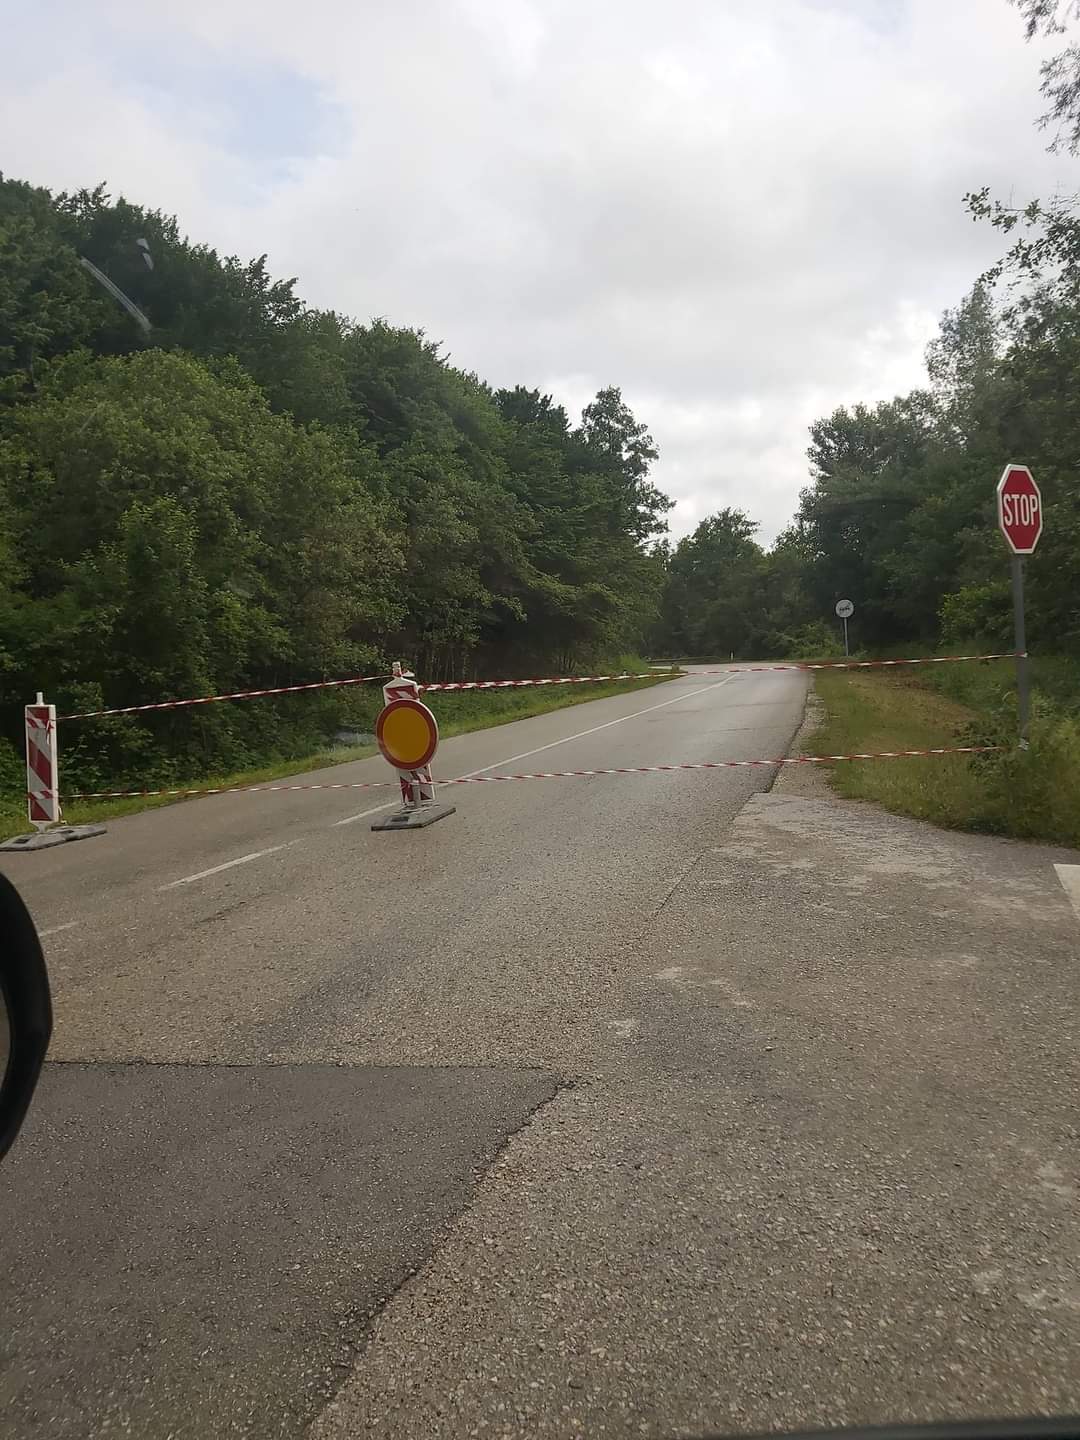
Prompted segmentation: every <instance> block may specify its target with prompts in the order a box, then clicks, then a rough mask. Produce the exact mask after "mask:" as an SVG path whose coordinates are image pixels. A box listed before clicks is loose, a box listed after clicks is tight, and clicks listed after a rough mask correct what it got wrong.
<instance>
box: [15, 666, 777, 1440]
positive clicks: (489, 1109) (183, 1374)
mask: <svg viewBox="0 0 1080 1440" xmlns="http://www.w3.org/2000/svg"><path fill="white" fill-rule="evenodd" d="M804 692H805V684H804V681H803V679H802V678H801V677H800V676H798V675H793V674H774V675H737V676H711V677H705V676H702V677H694V676H688V677H686V678H685V679H683V680H680V681H677V682H673V683H671V684H668V685H664V686H661V687H657V688H653V689H649V690H646V691H643V692H641V693H638V694H632V695H627V696H621V697H617V698H614V699H609V700H604V701H598V702H595V703H593V704H589V705H582V706H575V707H573V708H571V709H568V710H564V711H559V712H555V713H553V714H549V715H546V716H542V717H537V718H536V719H533V720H528V721H521V722H517V723H515V724H513V725H507V726H504V727H500V728H498V729H495V730H492V731H486V732H481V733H477V734H474V735H470V736H463V737H459V738H456V739H453V740H450V741H448V742H446V743H445V744H444V746H443V747H442V750H441V752H440V756H439V764H438V765H437V767H436V769H437V772H439V773H442V774H444V775H451V774H454V775H456V774H464V773H470V772H472V771H476V770H481V769H482V770H486V771H495V772H503V771H506V770H521V769H526V770H531V769H577V768H594V767H599V766H604V765H609V764H619V765H647V764H657V763H668V762H672V761H679V762H682V761H698V760H712V759H730V758H735V759H741V758H757V757H759V756H762V755H766V756H767V755H773V754H783V753H784V752H785V750H786V747H787V745H788V743H789V741H790V739H791V736H792V734H793V732H794V730H795V729H796V727H797V725H798V723H799V720H800V717H801V713H802V707H803V699H804ZM387 773H388V772H387V770H386V767H385V766H384V764H383V762H382V761H381V760H372V761H365V762H360V763H358V764H354V765H349V766H344V767H336V768H335V770H333V771H332V772H326V774H325V775H320V774H314V775H307V776H304V777H300V780H301V782H302V783H307V784H310V783H312V782H318V781H319V780H321V779H326V780H331V781H334V782H337V783H340V782H341V781H343V780H357V781H362V780H369V779H378V780H384V779H386V778H387ZM772 774H773V772H772V771H771V770H757V769H751V770H733V771H717V772H681V773H673V774H654V775H642V776H625V777H617V778H616V777H610V778H609V777H595V778H591V779H573V780H550V781H523V782H517V783H508V784H486V785H475V786H461V787H458V788H457V789H456V790H455V791H454V792H453V799H454V800H455V802H456V803H457V805H458V813H457V814H456V815H455V816H453V817H451V818H450V819H448V820H445V821H443V822H441V823H440V824H438V825H436V826H434V827H432V828H431V829H430V830H426V831H420V832H414V833H411V834H397V835H394V834H390V835H387V834H373V833H372V832H371V831H370V828H369V826H370V819H371V812H372V811H373V810H374V809H375V807H377V806H381V805H384V804H386V803H387V801H388V800H389V799H390V798H391V797H390V795H389V794H388V793H384V792H380V791H377V790H376V791H363V790H358V791H296V792H279V793H274V794H263V795H241V796H223V797H217V798H212V799H205V800H200V801H197V802H191V803H187V804H184V805H180V806H176V807H172V808H170V809H167V810H159V811H154V812H149V813H146V814H144V815H141V816H134V817H130V818H128V819H125V820H122V821H118V822H113V823H112V824H111V825H110V829H109V834H108V835H107V836H106V837H103V838H99V839H95V840H91V841H86V842H82V843H80V844H77V845H71V846H64V847H60V848H58V849H55V850H50V851H44V852H40V853H37V854H27V855H19V856H16V857H12V858H9V859H7V860H6V869H7V872H8V873H9V874H11V875H12V876H13V877H14V878H15V879H16V882H17V883H18V884H19V885H20V887H21V889H22V891H23V893H24V895H25V897H26V899H27V902H28V904H29V905H30V908H31V910H32V911H33V913H34V916H35V919H36V921H37V923H38V926H39V929H40V931H41V933H42V935H43V937H44V944H45V947H46V953H47V958H48V961H49V966H50V973H51V976H52V980H53V986H54V1003H55V1011H56V1026H55V1036H54V1041H53V1047H52V1051H51V1062H52V1063H51V1066H50V1067H49V1071H48V1073H47V1075H46V1078H45V1081H44V1083H43V1087H42V1091H41V1093H40V1098H39V1103H38V1105H37V1106H36V1107H35V1110H34V1112H33V1115H32V1117H31V1120H30V1122H29V1126H28V1129H27V1131H26V1133H25V1135H24V1137H23V1139H22V1140H21V1141H20V1145H19V1147H18V1149H17V1150H16V1151H15V1152H14V1153H13V1155H12V1157H11V1158H10V1160H9V1162H8V1164H7V1165H6V1166H5V1173H4V1188H3V1192H2V1194H0V1247H2V1249H3V1250H4V1251H5V1252H6V1259H5V1264H4V1265H3V1267H2V1268H0V1314H3V1315H4V1316H5V1323H6V1324H8V1325H10V1327H11V1328H10V1338H9V1339H8V1340H7V1342H6V1343H5V1345H4V1347H3V1349H2V1350H0V1356H2V1360H0V1413H2V1414H3V1415H4V1417H5V1418H4V1419H3V1420H0V1430H4V1433H12V1434H14V1435H19V1436H22V1435H37V1434H50V1435H71V1436H76V1435H113V1434H117V1435H119V1434H128V1433H139V1434H140V1435H143V1436H149V1437H153V1436H158V1435H161V1436H165V1435H169V1436H186V1435H193V1436H194V1435H205V1434H208V1433H213V1434H215V1435H222V1436H224V1435H231V1434H236V1435H240V1434H244V1435H279V1434H280V1435H296V1434H300V1433H303V1431H304V1429H305V1428H306V1427H307V1426H308V1425H309V1424H310V1422H311V1421H312V1420H314V1419H315V1417H316V1416H317V1415H318V1413H319V1411H320V1410H321V1408H322V1407H323V1405H324V1404H325V1402H326V1400H327V1399H328V1398H329V1396H330V1395H331V1394H332V1393H333V1390H334V1389H335V1388H336V1386H337V1383H338V1382H339V1380H340V1377H341V1373H342V1369H341V1367H342V1366H344V1365H346V1364H347V1363H348V1360H349V1357H350V1356H356V1355H360V1354H361V1347H362V1346H363V1344H364V1343H365V1341H366V1337H367V1324H368V1319H369V1315H370V1313H371V1312H373V1311H375V1310H376V1309H378V1307H379V1306H381V1305H382V1303H383V1301H384V1300H385V1298H386V1297H387V1296H388V1295H391V1294H392V1293H393V1291H394V1290H395V1289H396V1288H397V1287H398V1286H400V1284H401V1283H402V1281H404V1280H405V1279H407V1278H408V1277H409V1276H410V1275H411V1273H412V1272H413V1271H414V1270H416V1269H417V1268H418V1267H419V1266H421V1265H422V1264H423V1263H424V1261H425V1260H426V1259H428V1258H429V1257H430V1256H431V1254H432V1253H433V1250H434V1249H435V1248H437V1245H438V1244H439V1243H440V1241H441V1238H442V1237H443V1236H444V1235H445V1234H447V1233H448V1228H447V1227H449V1226H450V1225H451V1222H452V1221H453V1220H454V1217H455V1216H457V1215H458V1214H459V1213H460V1212H461V1211H462V1209H463V1208H464V1207H466V1206H467V1205H468V1204H470V1203H471V1202H472V1201H473V1199H475V1192H476V1187H477V1185H478V1183H480V1181H481V1179H482V1177H483V1175H484V1173H485V1171H486V1170H487V1167H488V1165H489V1164H490V1161H491V1159H492V1157H493V1156H494V1155H495V1154H496V1153H497V1152H498V1151H499V1149H500V1147H501V1146H502V1145H503V1144H504V1143H505V1142H506V1141H507V1139H508V1137H510V1136H512V1135H513V1134H514V1133H515V1132H516V1131H517V1130H518V1129H519V1128H520V1127H521V1126H522V1125H523V1124H524V1123H525V1121H526V1120H527V1118H528V1117H529V1116H530V1115H531V1114H532V1113H533V1112H534V1111H535V1110H536V1107H537V1106H542V1105H543V1104H545V1103H549V1102H550V1099H551V1097H552V1096H553V1095H554V1094H555V1093H556V1091H557V1090H558V1091H560V1092H563V1093H571V1092H572V1091H573V1089H574V1088H575V1087H577V1086H581V1085H587V1084H589V1083H590V1080H591V1077H592V1075H593V1072H594V1071H595V1068H596V1063H597V1058H598V1042H599V1044H600V1048H601V1050H603V1048H604V1047H608V1046H610V1044H611V1042H612V1040H613V1039H617V1036H618V1030H617V1029H616V1030H614V1031H613V1030H612V1028H611V1027H612V1024H613V1023H614V1022H615V1020H617V1018H618V1017H617V1013H616V1012H617V1011H618V1003H617V1001H616V998H615V997H616V996H617V995H618V993H619V991H620V988H621V986H622V985H623V984H624V981H625V977H626V966H627V961H628V958H629V956H630V955H631V954H632V953H633V951H634V948H635V946H636V945H637V944H638V942H639V940H640V938H641V937H642V935H643V933H645V932H646V931H647V930H648V929H649V927H650V926H652V925H653V924H654V923H655V921H656V917H657V915H658V914H660V913H661V912H662V911H663V908H664V906H665V904H666V903H667V901H668V900H669V898H670V896H671V895H672V893H673V891H674V890H675V889H676V888H677V887H678V885H679V884H680V882H681V881H682V879H683V878H684V877H685V875H686V873H687V870H688V867H690V866H692V864H693V863H694V862H695V860H696V858H697V857H698V856H699V855H700V853H701V851H702V848H703V847H705V846H708V845H709V844H711V843H713V841H714V839H715V837H716V836H717V835H718V834H720V833H723V831H724V830H725V828H726V827H727V826H728V825H729V824H730V822H731V820H732V819H733V817H734V816H735V814H736V813H737V812H738V810H739V808H740V807H741V806H742V805H743V803H744V802H745V801H746V799H747V798H748V797H749V796H750V795H751V794H752V793H754V792H755V791H756V790H758V789H761V788H763V787H765V786H766V785H768V783H769V781H770V779H771V777H772ZM613 1007H614V1008H613ZM305 1215H307V1216H309V1217H310V1230H309V1231H306V1230H305V1227H304V1225H303V1223H302V1217H303V1216H305ZM95 1335H98V1336H102V1337H105V1338H104V1339H102V1340H100V1341H97V1342H95V1341H94V1340H93V1338H92V1337H94V1336H95ZM361 1363H362V1362H361ZM409 1423H410V1424H411V1422H409ZM5 1426H7V1427H8V1428H7V1429H6V1430H5V1429H4V1427H5ZM419 1428H421V1429H422V1428H424V1427H423V1425H420V1427H419ZM414 1433H415V1432H414Z"/></svg>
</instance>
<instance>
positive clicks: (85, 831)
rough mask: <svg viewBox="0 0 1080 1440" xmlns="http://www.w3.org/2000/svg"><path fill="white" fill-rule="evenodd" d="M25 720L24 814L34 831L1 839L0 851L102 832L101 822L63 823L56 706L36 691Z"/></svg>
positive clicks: (45, 846) (35, 847)
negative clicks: (99, 823)
mask: <svg viewBox="0 0 1080 1440" xmlns="http://www.w3.org/2000/svg"><path fill="white" fill-rule="evenodd" d="M23 714H24V716H25V720H26V814H27V817H28V818H29V821H30V824H31V825H33V827H34V830H35V831H36V833H35V834H33V835H16V836H15V837H14V838H13V839H11V840H4V841H3V842H0V850H46V849H48V848H49V847H50V846H53V845H63V844H64V842H65V841H67V840H86V839H89V837H90V836H91V835H104V834H105V826H104V825H65V824H64V823H63V815H62V814H61V812H60V765H59V759H58V756H57V747H56V706H55V705H47V704H46V703H45V696H44V695H43V694H42V693H41V691H40V690H39V691H38V693H37V699H36V700H35V701H34V703H33V705H27V706H26V707H25V709H24V711H23Z"/></svg>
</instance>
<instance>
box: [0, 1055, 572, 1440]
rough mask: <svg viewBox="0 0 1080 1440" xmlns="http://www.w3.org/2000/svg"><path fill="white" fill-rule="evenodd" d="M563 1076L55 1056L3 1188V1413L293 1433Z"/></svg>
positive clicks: (24, 1426) (126, 1430) (97, 1426)
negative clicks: (88, 1061)
mask: <svg viewBox="0 0 1080 1440" xmlns="http://www.w3.org/2000/svg"><path fill="white" fill-rule="evenodd" d="M557 1088H558V1082H557V1081H556V1080H555V1079H554V1078H553V1077H551V1076H548V1075H545V1074H542V1073H540V1072H538V1071H512V1070H491V1069H487V1070H484V1069H464V1068H452V1069H428V1068H414V1067H400V1068H393V1067H374V1066H357V1067H341V1066H330V1065H302V1066H280V1067H276V1066H243V1067H229V1066H216V1065H215V1066H193V1067H188V1066H174V1065H80V1064H58V1065H51V1066H47V1067H46V1071H45V1074H44V1076H43V1079H42V1083H41V1087H40V1089H39V1091H38V1095H37V1098H36V1100H35V1104H34V1109H33V1111H32V1114H31V1117H30V1120H29V1122H28V1125H27V1128H26V1130H25V1131H24V1133H23V1135H22V1137H21V1138H20V1140H19V1142H18V1143H17V1144H16V1146H15V1149H14V1150H13V1151H12V1153H11V1154H10V1156H9V1157H8V1159H7V1161H6V1162H5V1165H4V1176H3V1185H2V1187H0V1314H2V1315H3V1317H4V1323H3V1333H2V1335H0V1413H2V1414H3V1416H4V1423H3V1430H4V1433H6V1434H11V1435H18V1436H19V1437H20V1440H30V1437H34V1436H44V1435H48V1436H50V1437H76V1436H78V1437H83V1436H87V1437H89V1436H95V1437H97V1436H114V1435H116V1436H119V1435H124V1436H130V1435H138V1436H140V1437H143V1440H154V1437H165V1436H168V1437H171V1440H181V1437H187V1436H191V1437H195V1436H199V1437H206V1436H211V1435H212V1436H215V1437H226V1436H229V1437H233V1436H258V1437H260V1440H263V1437H271V1436H295V1435H298V1434H300V1433H302V1431H303V1430H304V1428H305V1427H306V1426H307V1425H308V1423H309V1422H310V1421H311V1419H312V1417H313V1416H314V1415H315V1414H317V1413H318V1411H319V1410H320V1408H321V1407H322V1406H323V1405H324V1404H325V1403H326V1401H327V1399H328V1398H329V1397H330V1396H331V1395H332V1394H333V1392H334V1391H335V1390H336V1389H337V1387H338V1385H339V1384H340V1382H341V1380H342V1378H343V1377H344V1375H345V1373H347V1371H348V1369H349V1368H350V1367H351V1365H352V1364H353V1363H354V1362H355V1360H356V1356H357V1350H358V1347H359V1346H360V1345H361V1344H362V1343H363V1339H364V1335H365V1331H366V1327H367V1324H368V1321H369V1319H370V1317H371V1315H373V1314H374V1313H375V1312H376V1311H377V1310H378V1308H379V1306H380V1305H381V1304H382V1302H383V1301H384V1300H385V1299H386V1298H387V1297H388V1296H389V1295H390V1294H391V1293H392V1292H393V1291H394V1289H395V1288H396V1287H397V1286H398V1285H399V1284H400V1283H401V1282H402V1280H403V1279H404V1278H405V1277H407V1276H408V1275H410V1274H412V1273H413V1272H414V1271H415V1269H416V1268H417V1267H418V1266H419V1265H420V1264H421V1263H422V1262H423V1261H424V1260H425V1258H426V1257H427V1256H428V1255H429V1254H430V1253H431V1250H432V1247H433V1244H434V1243H435V1240H436V1238H437V1236H438V1234H439V1232H440V1230H441V1228H442V1227H443V1226H444V1225H446V1223H447V1222H448V1221H449V1220H451V1219H452V1218H453V1217H454V1216H456V1215H457V1214H458V1213H459V1212H460V1211H461V1209H462V1208H463V1207H464V1206H465V1205H466V1204H467V1203H468V1201H469V1199H470V1197H471V1195H472V1191H473V1188H474V1186H475V1184H476V1182H477V1180H478V1179H479V1177H480V1176H481V1175H482V1174H483V1172H484V1170H485V1169H486V1168H487V1166H488V1165H489V1164H490V1163H491V1161H492V1160H493V1159H494V1157H495V1156H496V1154H497V1153H498V1151H499V1150H500V1149H501V1147H502V1145H503V1144H504V1142H505V1141H506V1139H507V1137H508V1136H510V1135H511V1134H513V1133H514V1132H515V1131H516V1130H518V1129H520V1127H521V1126H522V1125H523V1124H524V1123H525V1122H526V1121H527V1120H528V1118H529V1116H530V1115H531V1114H532V1113H533V1111H535V1110H536V1109H537V1108H538V1107H539V1106H541V1105H543V1104H544V1103H545V1102H546V1101H548V1100H550V1099H551V1098H552V1097H553V1096H554V1094H555V1092H556V1089H557Z"/></svg>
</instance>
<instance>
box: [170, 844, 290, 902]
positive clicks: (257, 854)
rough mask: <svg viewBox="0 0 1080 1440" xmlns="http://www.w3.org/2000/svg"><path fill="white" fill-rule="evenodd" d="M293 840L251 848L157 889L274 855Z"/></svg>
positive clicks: (187, 883) (189, 881) (204, 877)
mask: <svg viewBox="0 0 1080 1440" xmlns="http://www.w3.org/2000/svg"><path fill="white" fill-rule="evenodd" d="M297 843H298V842H297V841H295V840H289V841H286V843H285V844H284V845H272V846H271V847H270V849H269V850H253V851H252V852H251V854H250V855H240V856H238V857H237V858H236V859H235V860H226V861H225V863H224V865H212V866H211V867H210V869H209V870H200V871H199V872H198V874H196V875H185V876H184V878H183V879H182V880H170V881H169V883H168V884H167V885H159V886H158V887H157V888H158V889H159V890H175V889H176V887H177V886H178V885H190V884H192V883H193V882H194V881H195V880H205V879H206V878H207V877H208V876H210V875H220V874H221V872H222V870H231V869H232V868H233V867H234V866H235V865H246V864H247V863H248V862H249V861H251V860H261V859H262V858H263V856H264V855H276V854H277V853H278V851H279V850H287V849H288V848H289V846H290V845H295V844H297Z"/></svg>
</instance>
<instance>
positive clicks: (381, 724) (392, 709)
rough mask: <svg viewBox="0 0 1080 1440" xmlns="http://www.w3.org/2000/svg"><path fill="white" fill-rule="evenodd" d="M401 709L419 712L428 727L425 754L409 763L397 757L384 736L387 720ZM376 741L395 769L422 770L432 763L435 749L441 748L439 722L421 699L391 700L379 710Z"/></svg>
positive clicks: (376, 723) (389, 763)
mask: <svg viewBox="0 0 1080 1440" xmlns="http://www.w3.org/2000/svg"><path fill="white" fill-rule="evenodd" d="M401 710H412V711H414V712H415V713H417V714H418V715H419V716H420V718H421V719H422V720H423V722H424V724H425V725H426V726H427V729H428V743H427V745H426V747H425V749H424V752H423V754H422V755H421V756H420V758H419V759H416V760H414V759H410V760H409V762H408V764H404V763H403V762H402V761H401V759H400V758H395V756H394V755H393V754H392V753H391V751H390V750H389V748H388V747H387V744H386V741H385V739H384V737H383V731H384V729H385V726H386V722H387V720H388V719H389V717H390V716H391V715H394V714H397V713H398V712H399V711H401ZM375 743H376V745H378V747H379V750H380V752H381V753H382V757H383V759H384V760H385V761H386V762H387V764H388V765H392V766H393V767H394V769H395V770H422V769H423V768H424V766H425V765H427V764H429V763H430V761H431V759H432V757H433V756H434V754H435V751H436V750H437V749H438V748H439V726H438V722H437V721H436V719H435V716H434V715H433V714H432V713H431V711H430V710H429V709H428V707H427V706H426V705H423V704H421V703H420V701H419V700H391V701H390V703H389V705H386V706H384V707H383V709H382V710H380V711H379V715H378V719H377V720H376V721H375Z"/></svg>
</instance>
